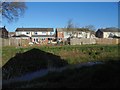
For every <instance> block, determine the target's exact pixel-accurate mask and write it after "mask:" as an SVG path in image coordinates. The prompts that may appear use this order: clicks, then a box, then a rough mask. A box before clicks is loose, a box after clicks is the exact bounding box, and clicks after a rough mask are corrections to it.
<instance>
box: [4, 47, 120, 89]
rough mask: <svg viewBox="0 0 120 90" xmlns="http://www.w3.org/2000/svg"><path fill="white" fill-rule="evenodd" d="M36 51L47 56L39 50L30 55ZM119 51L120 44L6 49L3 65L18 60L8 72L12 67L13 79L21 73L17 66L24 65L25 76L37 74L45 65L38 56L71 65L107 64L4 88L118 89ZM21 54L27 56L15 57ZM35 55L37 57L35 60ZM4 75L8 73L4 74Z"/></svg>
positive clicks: (73, 70) (70, 70) (51, 73)
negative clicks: (30, 72) (28, 72)
mask: <svg viewBox="0 0 120 90" xmlns="http://www.w3.org/2000/svg"><path fill="white" fill-rule="evenodd" d="M33 48H36V49H38V50H40V51H44V54H42V53H40V52H39V51H37V53H34V52H30V51H31V49H33ZM119 48H120V46H119V45H80V46H78V45H76V46H41V47H27V48H15V47H3V48H2V58H3V59H2V62H3V66H4V65H6V64H7V62H9V60H10V59H11V60H13V61H14V60H15V59H16V60H17V61H15V62H14V64H10V65H9V67H8V69H9V68H10V67H13V68H14V70H15V71H12V70H11V71H10V72H12V73H9V74H11V76H15V75H17V74H18V72H19V70H17V71H16V69H19V68H17V67H18V66H19V67H20V66H22V65H23V66H22V68H23V71H21V72H24V73H25V72H27V71H30V70H33V69H34V71H35V70H37V68H39V67H40V66H42V65H41V63H42V62H41V61H39V60H37V61H36V59H41V57H42V56H39V55H44V56H43V57H45V58H46V57H47V59H49V58H51V60H52V59H53V61H54V60H56V59H57V58H59V57H60V58H61V59H60V60H64V61H66V62H67V63H68V64H77V63H83V62H93V61H101V62H104V63H105V64H104V65H95V66H92V67H83V68H79V69H73V68H71V69H67V70H65V71H63V72H61V73H57V72H50V73H49V74H48V75H46V76H44V77H42V78H37V79H34V80H32V81H27V82H22V83H20V82H18V83H12V84H10V85H7V86H3V87H29V88H34V87H37V88H41V87H48V88H49V87H52V88H54V87H69V88H70V87H72V88H75V87H97V88H99V87H113V88H114V87H119V83H120V78H119V76H120V74H119V72H120V61H119V57H120V56H119ZM29 52H30V53H31V55H30V56H29V58H24V57H25V56H26V55H28V54H30V53H29ZM45 52H46V53H45ZM18 54H21V55H22V54H23V56H24V57H20V56H19V57H16V56H17V55H18ZM36 54H37V56H39V58H36ZM33 56H34V58H32V57H33ZM48 56H49V58H48ZM58 56H59V57H58ZM19 58H21V59H19ZM27 59H29V61H28V60H27ZM32 59H35V60H32ZM43 59H44V58H43ZM11 62H12V61H11ZM18 62H20V63H18ZM28 63H29V64H28ZM50 63H52V64H53V66H54V65H55V66H58V65H59V63H58V62H57V61H55V62H50ZM14 65H15V66H14ZM31 65H32V66H31ZM28 67H29V68H28ZM33 67H34V68H33ZM25 70H27V71H25ZM3 74H5V73H4V72H3ZM21 74H22V73H21ZM6 76H7V75H6ZM4 78H6V77H4Z"/></svg>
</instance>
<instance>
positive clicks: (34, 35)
mask: <svg viewBox="0 0 120 90" xmlns="http://www.w3.org/2000/svg"><path fill="white" fill-rule="evenodd" d="M32 37H55V36H54V35H32Z"/></svg>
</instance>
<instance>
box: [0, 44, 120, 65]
mask: <svg viewBox="0 0 120 90" xmlns="http://www.w3.org/2000/svg"><path fill="white" fill-rule="evenodd" d="M119 47H120V46H118V45H81V46H41V47H35V48H37V49H40V50H42V51H45V52H49V53H52V54H54V55H57V56H60V57H61V58H62V59H65V60H67V61H68V62H69V64H76V63H78V62H88V61H96V60H102V61H104V58H117V57H119V55H118V49H119ZM32 48H34V47H28V48H15V47H3V48H2V64H3V65H4V64H5V63H6V62H7V61H8V60H9V59H10V58H12V57H14V56H15V55H16V53H24V52H27V51H28V50H31V49H32ZM102 58H103V59H102Z"/></svg>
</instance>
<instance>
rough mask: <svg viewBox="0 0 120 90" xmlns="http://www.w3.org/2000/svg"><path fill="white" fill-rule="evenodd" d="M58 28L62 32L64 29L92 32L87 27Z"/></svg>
mask: <svg viewBox="0 0 120 90" xmlns="http://www.w3.org/2000/svg"><path fill="white" fill-rule="evenodd" d="M56 30H57V31H58V32H62V31H64V32H65V31H67V32H69V31H70V32H71V31H73V30H74V31H78V32H79V31H83V32H91V30H89V29H86V28H68V29H67V28H57V29H56Z"/></svg>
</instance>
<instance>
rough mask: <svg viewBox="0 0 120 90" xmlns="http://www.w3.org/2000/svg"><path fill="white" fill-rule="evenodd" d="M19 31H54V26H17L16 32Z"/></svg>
mask: <svg viewBox="0 0 120 90" xmlns="http://www.w3.org/2000/svg"><path fill="white" fill-rule="evenodd" d="M18 31H21V32H22V31H33V32H37V31H42V32H44V31H45V32H46V31H50V32H53V28H17V29H16V32H18Z"/></svg>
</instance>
